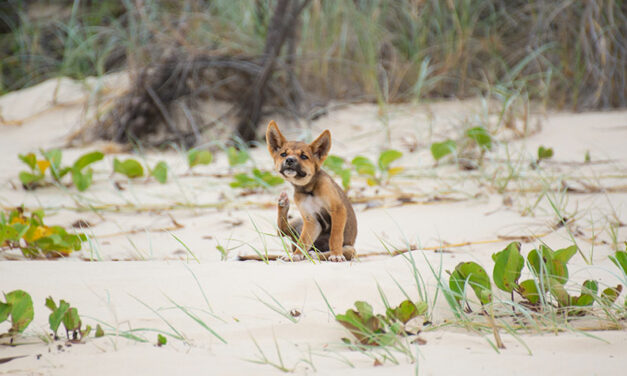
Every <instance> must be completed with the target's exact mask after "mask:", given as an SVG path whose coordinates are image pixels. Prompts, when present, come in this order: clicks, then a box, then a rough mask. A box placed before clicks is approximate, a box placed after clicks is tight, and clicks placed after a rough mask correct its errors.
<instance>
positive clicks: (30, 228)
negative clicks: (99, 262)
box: [0, 208, 87, 258]
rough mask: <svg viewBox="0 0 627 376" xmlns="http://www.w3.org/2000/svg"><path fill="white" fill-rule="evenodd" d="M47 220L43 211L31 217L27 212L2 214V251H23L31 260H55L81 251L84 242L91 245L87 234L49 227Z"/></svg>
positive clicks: (0, 224) (18, 211) (0, 237)
mask: <svg viewBox="0 0 627 376" xmlns="http://www.w3.org/2000/svg"><path fill="white" fill-rule="evenodd" d="M43 217H44V212H43V211H42V210H38V211H34V212H32V213H31V214H30V216H28V215H26V214H25V213H24V209H23V208H17V209H15V210H12V211H10V212H8V213H5V212H0V249H2V248H4V247H8V248H19V249H20V250H21V251H22V254H23V255H24V256H25V257H28V258H39V257H47V258H54V257H61V256H68V255H70V254H71V253H72V252H74V251H79V250H80V249H81V246H82V242H84V241H87V237H86V236H85V235H84V234H81V233H78V234H71V233H68V232H67V231H66V230H65V229H64V228H63V227H61V226H47V225H45V224H44V220H43Z"/></svg>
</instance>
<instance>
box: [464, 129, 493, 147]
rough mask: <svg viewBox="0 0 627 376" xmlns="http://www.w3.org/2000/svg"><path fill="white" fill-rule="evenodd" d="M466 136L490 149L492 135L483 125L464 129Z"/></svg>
mask: <svg viewBox="0 0 627 376" xmlns="http://www.w3.org/2000/svg"><path fill="white" fill-rule="evenodd" d="M466 136H468V137H469V138H470V139H472V140H474V141H475V142H476V143H477V145H479V147H481V148H484V149H486V150H492V136H490V133H488V131H487V130H486V129H485V128H484V127H474V128H470V129H469V130H467V131H466Z"/></svg>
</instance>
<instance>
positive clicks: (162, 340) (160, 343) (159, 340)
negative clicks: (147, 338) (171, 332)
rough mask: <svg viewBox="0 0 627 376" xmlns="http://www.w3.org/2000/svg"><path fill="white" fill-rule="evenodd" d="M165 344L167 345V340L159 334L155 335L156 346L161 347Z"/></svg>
mask: <svg viewBox="0 0 627 376" xmlns="http://www.w3.org/2000/svg"><path fill="white" fill-rule="evenodd" d="M166 343H168V339H167V338H166V337H165V336H163V335H161V334H157V346H159V347H161V346H164V345H165V344H166Z"/></svg>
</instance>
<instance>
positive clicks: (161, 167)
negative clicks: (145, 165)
mask: <svg viewBox="0 0 627 376" xmlns="http://www.w3.org/2000/svg"><path fill="white" fill-rule="evenodd" d="M150 175H152V176H153V177H154V178H155V179H156V180H157V181H158V182H159V183H161V184H165V183H166V182H167V180H168V165H167V164H166V163H165V162H164V161H161V162H159V163H157V165H156V166H155V168H154V169H153V170H152V171H150Z"/></svg>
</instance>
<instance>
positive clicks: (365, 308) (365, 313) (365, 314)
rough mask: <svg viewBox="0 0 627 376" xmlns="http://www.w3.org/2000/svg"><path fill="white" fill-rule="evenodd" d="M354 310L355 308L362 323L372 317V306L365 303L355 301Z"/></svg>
mask: <svg viewBox="0 0 627 376" xmlns="http://www.w3.org/2000/svg"><path fill="white" fill-rule="evenodd" d="M355 308H357V312H359V315H360V317H361V318H362V320H363V321H367V320H369V319H370V318H371V317H372V316H373V315H374V313H373V310H372V306H371V305H370V304H368V303H367V302H363V301H357V302H355Z"/></svg>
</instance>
